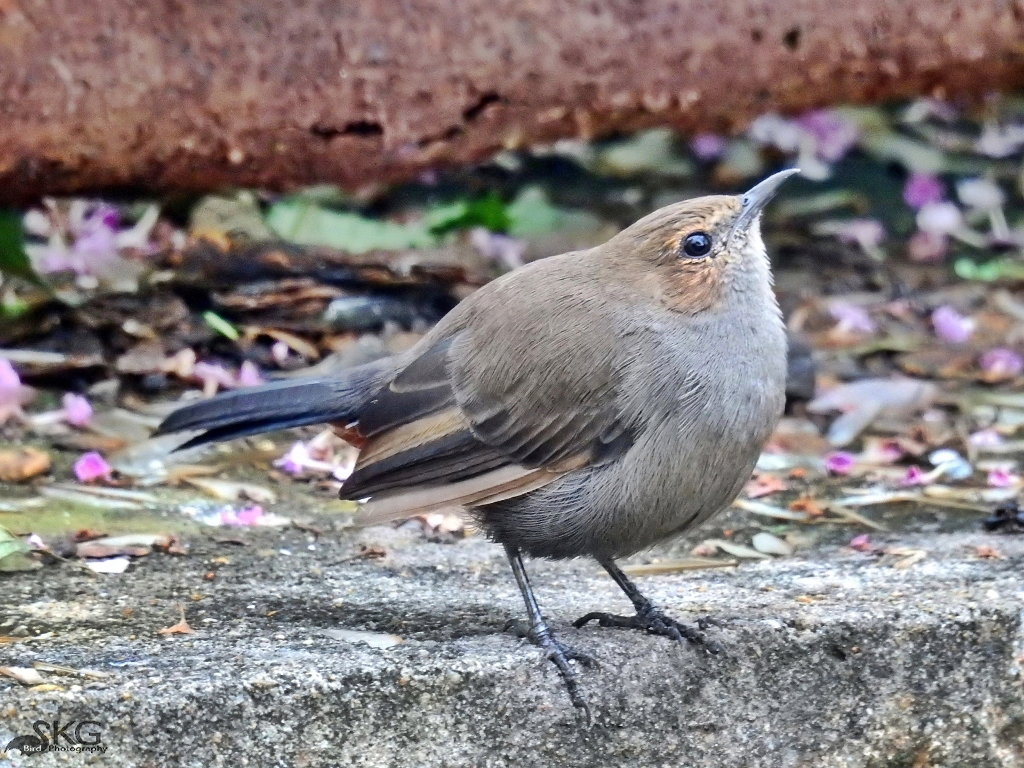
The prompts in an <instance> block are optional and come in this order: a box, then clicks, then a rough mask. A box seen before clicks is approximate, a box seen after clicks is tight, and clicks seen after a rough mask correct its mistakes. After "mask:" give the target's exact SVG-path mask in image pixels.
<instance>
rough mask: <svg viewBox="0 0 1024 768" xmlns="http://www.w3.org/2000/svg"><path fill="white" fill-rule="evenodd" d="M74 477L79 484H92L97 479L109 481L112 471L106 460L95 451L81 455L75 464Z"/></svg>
mask: <svg viewBox="0 0 1024 768" xmlns="http://www.w3.org/2000/svg"><path fill="white" fill-rule="evenodd" d="M74 471H75V477H76V478H78V482H80V483H92V482H95V481H96V480H99V479H101V478H102V479H104V480H109V479H110V473H111V472H112V471H113V470H111V468H110V465H109V464H107V461H106V459H104V458H103V457H102V456H100V455H99V454H98V453H96V452H95V451H90V452H89V453H86V454H83V455H82V456H81V457H80V458H79V459H78V461H76V462H75V467H74Z"/></svg>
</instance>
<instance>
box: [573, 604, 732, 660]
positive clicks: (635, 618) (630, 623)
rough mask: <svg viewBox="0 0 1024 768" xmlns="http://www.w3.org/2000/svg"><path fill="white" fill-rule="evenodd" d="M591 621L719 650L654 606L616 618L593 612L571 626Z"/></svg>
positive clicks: (613, 615)
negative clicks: (640, 630)
mask: <svg viewBox="0 0 1024 768" xmlns="http://www.w3.org/2000/svg"><path fill="white" fill-rule="evenodd" d="M591 621H596V622H597V623H598V625H600V626H602V627H622V628H625V629H642V630H644V631H645V632H647V633H649V634H652V635H661V636H662V637H668V638H671V639H672V640H675V641H677V642H680V643H681V642H683V641H684V640H686V641H689V642H691V643H693V644H694V645H700V646H703V647H704V648H705V649H706V650H707V651H708V653H718V652H719V651H720V650H721V647H720V646H719V644H718V643H716V642H715V641H713V640H708V639H707V638H706V637H705V636H704V633H703V632H701V631H700V630H699V629H696V628H694V627H689V626H687V625H686V624H683V623H682V622H679V621H676V620H675V619H673V618H672V617H671V616H666V615H665V614H664V613H662V612H661V611H660V610H658V609H657V608H655V607H654V606H648V607H647V608H644V609H641V610H638V611H637V612H636V613H635V614H633V615H632V616H618V615H616V614H614V613H603V612H601V611H594V612H593V613H588V614H587V615H586V616H581V617H580V618H578V619H576V621H574V622H573V623H572V624H573V626H574V627H576V628H577V629H578V628H579V627H582V626H583V625H585V624H588V623H589V622H591Z"/></svg>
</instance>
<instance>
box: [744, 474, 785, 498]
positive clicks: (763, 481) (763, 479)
mask: <svg viewBox="0 0 1024 768" xmlns="http://www.w3.org/2000/svg"><path fill="white" fill-rule="evenodd" d="M788 488H789V486H788V485H786V483H785V481H784V480H782V479H780V478H779V477H776V476H775V475H772V474H769V473H767V472H755V473H754V476H753V477H752V478H751V479H750V480H748V481H747V485H746V487H745V488H744V489H743V491H744V493H746V495H747V498H749V499H759V498H761V497H762V496H770V495H771V494H773V493H778V492H779V491H785V490H788Z"/></svg>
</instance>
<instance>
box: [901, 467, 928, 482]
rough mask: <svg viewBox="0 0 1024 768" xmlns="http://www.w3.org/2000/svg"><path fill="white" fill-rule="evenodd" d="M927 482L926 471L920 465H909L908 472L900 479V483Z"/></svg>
mask: <svg viewBox="0 0 1024 768" xmlns="http://www.w3.org/2000/svg"><path fill="white" fill-rule="evenodd" d="M924 482H925V477H924V472H922V471H921V468H920V467H918V466H910V467H907V472H906V474H905V475H903V479H902V480H900V485H922V484H923V483H924Z"/></svg>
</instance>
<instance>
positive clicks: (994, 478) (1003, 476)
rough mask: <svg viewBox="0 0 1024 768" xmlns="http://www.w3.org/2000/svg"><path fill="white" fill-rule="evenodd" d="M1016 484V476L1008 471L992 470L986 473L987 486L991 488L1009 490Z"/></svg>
mask: <svg viewBox="0 0 1024 768" xmlns="http://www.w3.org/2000/svg"><path fill="white" fill-rule="evenodd" d="M1015 482H1017V476H1016V475H1014V474H1013V473H1012V472H1010V471H1009V470H1008V469H993V470H992V471H990V472H989V473H988V484H989V485H990V486H992V487H993V488H1009V487H1010V486H1011V485H1013V484H1014V483H1015Z"/></svg>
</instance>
